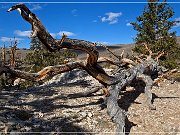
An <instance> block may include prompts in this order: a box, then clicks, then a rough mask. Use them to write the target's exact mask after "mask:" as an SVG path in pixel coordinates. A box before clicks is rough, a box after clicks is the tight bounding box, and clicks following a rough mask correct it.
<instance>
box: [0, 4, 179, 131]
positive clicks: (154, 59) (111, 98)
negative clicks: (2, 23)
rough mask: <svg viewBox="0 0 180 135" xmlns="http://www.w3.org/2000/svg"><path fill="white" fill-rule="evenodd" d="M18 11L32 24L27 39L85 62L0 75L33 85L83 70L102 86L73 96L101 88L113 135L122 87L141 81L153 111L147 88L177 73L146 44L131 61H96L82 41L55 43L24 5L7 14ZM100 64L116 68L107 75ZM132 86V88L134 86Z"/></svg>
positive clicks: (121, 113)
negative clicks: (79, 56)
mask: <svg viewBox="0 0 180 135" xmlns="http://www.w3.org/2000/svg"><path fill="white" fill-rule="evenodd" d="M13 10H18V11H19V12H20V15H21V16H22V17H23V19H24V20H26V21H27V22H29V23H30V24H31V25H32V35H31V37H35V36H37V37H38V38H39V40H40V41H41V42H42V43H43V44H44V45H45V47H46V48H47V49H48V50H49V51H50V52H52V53H53V52H56V51H60V50H61V49H64V48H65V49H75V50H81V51H85V52H86V53H88V56H87V59H86V60H79V61H74V62H69V63H66V64H64V65H55V66H48V67H45V68H44V69H42V70H41V71H39V72H38V73H28V72H24V71H19V70H15V69H13V68H11V67H8V66H3V67H1V68H0V75H2V74H3V73H9V74H11V77H14V78H22V79H26V80H31V81H34V82H38V81H41V80H43V79H47V78H50V77H53V76H54V75H57V74H60V73H63V72H68V71H71V70H73V69H77V68H78V69H81V70H85V71H86V72H87V73H88V74H89V75H90V76H92V77H94V78H95V79H96V80H98V81H99V83H101V84H102V85H103V87H102V86H101V87H98V86H97V87H95V86H93V87H92V88H91V89H89V90H88V91H84V92H82V93H77V94H76V95H78V96H88V95H89V94H92V93H94V92H97V91H98V90H99V89H102V88H103V89H104V93H105V103H106V105H107V113H108V115H109V116H110V117H111V119H112V121H113V122H114V123H116V126H117V130H116V132H117V134H125V119H126V114H127V113H126V111H125V110H123V109H122V108H120V107H119V104H118V100H119V99H120V98H121V97H120V94H121V91H123V90H124V89H125V88H126V86H132V87H133V86H134V84H136V82H138V81H141V82H143V83H144V84H145V85H144V93H145V95H146V96H147V104H148V106H149V108H150V109H155V106H153V104H152V92H151V89H152V87H153V86H154V85H158V82H160V81H161V80H162V79H163V78H165V77H166V76H168V75H169V74H171V73H174V72H176V71H177V70H170V71H169V70H167V69H165V68H164V67H162V66H160V65H159V63H158V59H159V58H160V57H161V56H162V55H163V52H162V53H161V52H160V53H158V54H153V52H152V51H151V50H150V49H149V48H148V46H147V44H144V47H145V48H146V50H147V52H148V55H141V56H132V58H133V59H127V58H123V54H122V55H121V56H118V55H116V54H114V53H112V52H111V51H110V50H109V49H108V48H107V47H105V46H104V47H105V48H106V49H107V50H108V51H109V52H111V53H112V54H113V55H114V56H115V59H114V60H111V59H108V58H104V59H101V60H100V59H99V60H98V57H99V53H98V50H97V48H96V44H95V43H92V42H88V41H84V40H77V39H70V38H67V37H66V36H65V35H63V36H62V39H61V40H55V39H54V38H53V37H52V36H51V35H50V34H49V33H48V31H47V30H46V28H45V27H44V26H43V24H42V23H41V21H40V20H39V19H38V18H37V16H36V15H35V14H34V13H32V12H31V11H30V10H29V9H28V8H27V7H26V6H25V5H24V4H18V5H15V6H13V7H11V8H10V9H9V10H8V11H9V12H10V11H13ZM101 62H108V63H110V64H113V65H116V66H117V69H116V70H115V71H114V72H113V74H112V75H111V76H110V75H108V74H107V73H106V72H105V71H104V70H103V68H102V67H101V66H100V65H99V63H101ZM134 87H135V86H134Z"/></svg>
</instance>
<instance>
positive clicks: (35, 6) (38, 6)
mask: <svg viewBox="0 0 180 135" xmlns="http://www.w3.org/2000/svg"><path fill="white" fill-rule="evenodd" d="M40 9H42V7H41V6H40V5H39V4H32V8H30V10H31V11H35V10H40Z"/></svg>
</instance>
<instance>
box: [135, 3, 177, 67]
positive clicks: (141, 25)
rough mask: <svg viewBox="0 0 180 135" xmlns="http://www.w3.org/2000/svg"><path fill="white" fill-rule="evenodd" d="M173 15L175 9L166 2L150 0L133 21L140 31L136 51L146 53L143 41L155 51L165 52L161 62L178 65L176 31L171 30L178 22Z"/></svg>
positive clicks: (166, 64)
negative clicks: (173, 18)
mask: <svg viewBox="0 0 180 135" xmlns="http://www.w3.org/2000/svg"><path fill="white" fill-rule="evenodd" d="M173 15H174V11H173V9H172V8H171V7H170V5H168V4H167V3H166V2H159V0H148V4H147V6H146V7H145V8H144V12H143V14H142V15H140V16H138V17H137V18H136V19H137V21H136V22H132V23H131V24H132V25H133V28H134V29H135V30H136V31H137V32H138V33H137V36H136V38H135V39H134V40H135V42H136V46H135V48H134V51H135V52H138V53H144V54H146V53H147V52H146V51H145V50H144V47H143V46H142V44H141V43H147V45H148V47H149V48H150V49H151V50H152V51H153V52H154V53H158V52H164V53H165V55H164V56H163V57H161V59H160V60H161V61H160V62H161V64H163V65H164V66H166V67H168V68H175V67H177V64H176V61H175V59H176V58H178V57H179V56H178V55H179V52H178V50H179V49H178V45H177V42H176V32H172V31H171V29H172V27H173V26H174V25H175V24H176V23H177V22H176V21H173V20H172V17H173Z"/></svg>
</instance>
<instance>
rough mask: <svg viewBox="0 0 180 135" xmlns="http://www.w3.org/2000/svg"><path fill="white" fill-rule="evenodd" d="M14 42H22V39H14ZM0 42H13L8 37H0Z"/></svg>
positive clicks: (12, 39)
mask: <svg viewBox="0 0 180 135" xmlns="http://www.w3.org/2000/svg"><path fill="white" fill-rule="evenodd" d="M15 40H17V41H20V40H24V39H22V38H15ZM0 41H2V42H9V41H14V38H10V37H0Z"/></svg>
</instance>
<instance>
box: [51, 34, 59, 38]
mask: <svg viewBox="0 0 180 135" xmlns="http://www.w3.org/2000/svg"><path fill="white" fill-rule="evenodd" d="M50 35H51V36H52V37H53V38H55V37H56V36H57V35H58V33H50Z"/></svg>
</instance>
